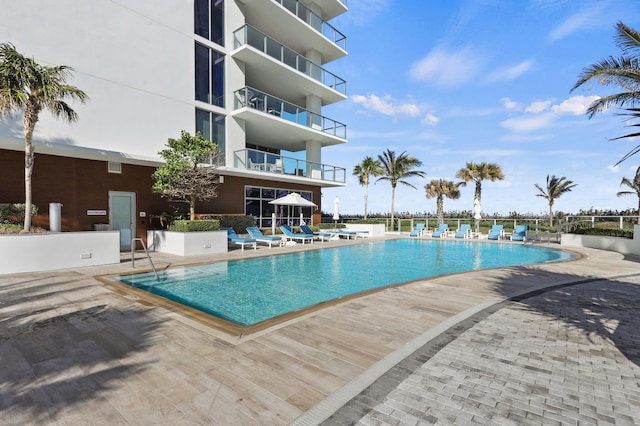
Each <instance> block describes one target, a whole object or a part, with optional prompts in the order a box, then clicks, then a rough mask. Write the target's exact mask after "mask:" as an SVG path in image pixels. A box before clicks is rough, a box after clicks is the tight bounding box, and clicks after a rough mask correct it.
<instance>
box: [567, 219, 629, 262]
mask: <svg viewBox="0 0 640 426" xmlns="http://www.w3.org/2000/svg"><path fill="white" fill-rule="evenodd" d="M560 245H563V246H578V247H589V248H595V249H600V250H609V251H615V252H618V253H622V254H637V255H640V226H639V225H634V232H633V239H629V238H621V237H607V236H600V235H582V234H562V238H560Z"/></svg>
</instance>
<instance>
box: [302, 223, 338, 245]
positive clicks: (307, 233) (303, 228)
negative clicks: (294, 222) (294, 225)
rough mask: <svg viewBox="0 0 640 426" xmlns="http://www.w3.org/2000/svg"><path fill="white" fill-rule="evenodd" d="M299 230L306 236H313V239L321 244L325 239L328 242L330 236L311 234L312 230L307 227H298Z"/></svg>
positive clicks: (322, 233)
mask: <svg viewBox="0 0 640 426" xmlns="http://www.w3.org/2000/svg"><path fill="white" fill-rule="evenodd" d="M300 230H301V231H302V232H303V233H304V234H306V235H313V238H315V239H316V240H320V241H322V242H324V240H325V239H326V240H327V241H329V239H330V238H331V236H332V234H330V233H328V232H313V229H311V228H309V227H308V226H307V225H300Z"/></svg>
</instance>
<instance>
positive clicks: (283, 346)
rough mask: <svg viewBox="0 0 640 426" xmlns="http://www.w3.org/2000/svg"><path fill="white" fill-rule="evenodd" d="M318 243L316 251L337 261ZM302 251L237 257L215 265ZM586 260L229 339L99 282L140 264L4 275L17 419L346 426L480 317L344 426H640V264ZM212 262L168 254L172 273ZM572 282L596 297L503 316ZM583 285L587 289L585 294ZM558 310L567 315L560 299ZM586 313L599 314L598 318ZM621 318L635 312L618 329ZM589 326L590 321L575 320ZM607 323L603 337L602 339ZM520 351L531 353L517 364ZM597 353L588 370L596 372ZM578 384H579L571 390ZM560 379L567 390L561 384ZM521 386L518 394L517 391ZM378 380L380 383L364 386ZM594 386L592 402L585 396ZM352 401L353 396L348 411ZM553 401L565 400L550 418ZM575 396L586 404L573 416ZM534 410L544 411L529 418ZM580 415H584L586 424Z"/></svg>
mask: <svg viewBox="0 0 640 426" xmlns="http://www.w3.org/2000/svg"><path fill="white" fill-rule="evenodd" d="M357 243H359V242H357V241H356V242H340V243H339V244H357ZM327 244H332V243H327ZM479 244H483V243H481V242H480V243H479ZM316 246H317V247H313V248H310V247H306V248H304V249H305V250H307V249H317V248H319V247H322V245H320V244H317V245H316ZM299 249H301V248H300V247H297V248H295V247H293V248H292V247H285V248H282V249H280V248H277V249H276V248H274V249H271V250H269V249H268V248H264V249H263V248H261V249H259V250H257V251H256V252H255V253H252V251H248V252H244V253H240V251H239V250H234V251H233V252H231V253H229V254H228V255H224V256H221V257H219V258H217V259H214V260H225V259H234V258H243V257H249V256H254V255H265V254H277V253H285V252H289V251H295V250H299ZM579 252H580V253H582V254H583V255H584V257H583V258H581V259H579V260H577V261H572V262H564V263H559V264H544V265H535V266H527V267H512V268H500V269H494V270H488V271H480V272H471V273H465V274H456V275H448V276H442V277H438V278H434V279H428V280H421V281H416V282H413V283H410V284H407V285H404V286H401V287H397V288H393V289H389V290H385V291H381V292H378V293H375V294H370V295H367V296H365V297H361V298H358V299H352V300H349V301H346V302H344V303H338V304H335V305H332V306H328V307H327V308H325V309H322V310H318V311H315V312H311V313H308V314H306V315H304V316H302V317H300V318H295V319H291V320H289V321H287V322H286V323H283V324H280V325H277V326H275V327H273V328H270V329H267V330H264V331H261V332H258V333H255V334H252V335H248V336H239V335H237V336H233V335H229V334H227V333H224V332H222V331H219V330H216V329H214V328H211V327H209V326H207V325H205V324H203V323H201V322H198V321H196V320H194V319H192V318H189V317H187V316H185V315H182V314H181V313H180V312H178V311H176V310H171V309H168V308H166V307H162V306H157V305H154V304H151V303H146V302H145V301H143V300H138V299H136V297H133V296H132V295H127V294H123V293H121V292H114V291H112V290H111V289H109V288H107V287H105V286H104V285H102V284H101V283H100V282H99V281H98V280H96V278H95V277H96V276H99V275H103V274H113V273H123V272H128V271H130V270H131V265H130V263H128V262H126V257H123V259H124V260H125V261H123V262H122V263H121V264H119V265H112V266H105V267H92V268H83V269H80V270H69V271H55V272H48V273H37V274H20V275H14V276H0V419H2V421H1V423H2V424H9V425H13V424H15V425H18V424H61V425H74V424H172V425H173V424H216V425H218V424H219V425H236V424H238V425H266V424H269V425H285V424H289V423H292V422H297V423H299V424H314V422H315V423H319V422H321V421H325V420H326V421H327V422H333V421H335V422H339V421H343V420H345V418H344V417H340V416H341V415H343V414H344V413H345V411H344V410H345V409H347V408H349V404H353V402H350V401H356V400H357V398H358V396H357V395H358V394H361V393H362V390H363V389H364V388H365V387H366V386H368V385H371V384H372V383H373V384H374V385H375V383H376V382H378V383H380V382H384V381H385V380H386V379H385V375H384V373H385V372H386V371H387V370H389V368H391V370H389V371H390V372H392V371H393V367H394V366H396V365H401V362H402V361H403V360H407V361H406V362H410V361H411V356H412V354H413V353H414V351H419V350H420V349H421V348H424V347H425V345H427V347H429V344H430V343H433V342H434V341H435V340H436V339H434V337H437V336H438V335H439V334H440V329H441V328H442V331H444V332H445V335H446V334H450V335H452V336H453V335H454V334H455V333H453V331H451V330H452V329H451V328H449V325H450V324H449V322H448V321H451V322H452V324H459V323H460V321H459V320H463V319H465V318H470V319H473V318H476V317H477V318H478V321H477V323H476V324H475V326H471V327H470V328H469V327H466V328H465V330H466V331H464V330H462V331H460V333H458V334H455V336H453V337H454V338H453V339H452V340H451V341H450V342H445V344H443V345H442V346H441V347H437V349H435V350H434V349H433V348H432V349H431V352H433V353H431V354H430V355H429V356H428V357H424V359H421V360H419V361H413V362H412V363H413V365H414V367H412V368H410V369H409V370H411V372H410V374H408V375H407V374H405V375H404V378H403V379H402V380H401V381H397V382H396V385H395V386H394V387H393V389H390V390H389V391H386V392H385V393H384V395H379V396H380V398H378V399H377V400H375V401H373V402H372V403H370V404H369V406H368V409H367V410H368V411H366V412H362V413H360V414H358V413H357V412H355V414H353V415H351V416H350V417H347V420H348V422H350V423H338V424H353V423H355V422H358V421H360V422H361V423H362V424H385V423H384V421H386V422H388V424H417V423H420V422H421V423H423V424H428V423H430V422H437V423H443V424H446V423H453V424H459V423H465V422H466V423H470V422H478V423H486V424H491V423H493V421H492V420H491V419H501V420H503V421H504V422H505V424H520V421H522V419H525V420H527V421H529V419H530V421H531V424H534V423H536V422H537V423H541V422H542V423H545V424H546V422H547V419H549V420H557V421H560V422H563V421H566V422H568V423H571V422H574V421H576V422H577V420H580V419H581V418H580V415H583V416H585V417H583V418H582V420H581V421H584V422H589V420H590V419H595V420H597V421H599V422H600V423H602V424H605V423H607V422H608V421H610V420H611V419H613V420H615V424H633V422H634V421H635V422H640V420H638V418H637V417H633V416H634V415H635V416H637V414H634V409H635V408H637V405H633V404H637V403H638V394H637V392H638V388H637V387H636V388H633V386H632V385H633V384H635V385H636V386H637V383H638V377H639V375H638V370H637V369H638V366H637V352H635V355H634V352H633V350H632V349H634V348H635V349H636V351H637V346H636V345H635V342H637V341H638V339H637V337H638V334H637V333H638V332H636V331H635V330H636V329H638V328H637V325H638V324H637V322H635V323H632V322H629V321H632V320H633V319H632V318H631V317H633V313H635V312H637V301H638V297H637V294H636V293H633V292H631V293H629V294H626V293H624V292H625V291H631V290H623V289H627V288H633V289H636V288H637V286H636V285H635V282H636V281H637V280H638V279H637V278H635V277H632V276H633V275H635V274H638V273H640V269H639V268H638V266H640V265H639V263H638V259H637V258H635V257H625V256H622V255H620V254H617V253H613V252H605V251H598V250H590V249H580V250H579ZM211 260H212V259H211V258H197V257H196V258H189V259H183V258H176V257H171V256H162V255H154V261H155V262H156V264H157V265H158V266H159V267H160V268H162V267H165V266H167V265H171V267H174V266H176V265H179V264H187V263H198V262H203V261H211ZM139 263H140V265H143V264H144V260H143V259H140V262H139ZM136 266H138V262H136ZM625 276H629V277H628V278H621V277H625ZM594 279H595V280H594ZM573 282H584V283H582V284H578V285H575V286H568V287H562V288H560V289H557V290H554V291H553V292H547V293H543V294H541V295H537V296H534V297H530V298H525V299H522V300H520V301H518V302H505V303H506V304H505V305H503V306H502V305H501V306H500V309H498V307H494V305H495V304H496V303H500V302H501V301H502V300H504V298H505V297H507V296H510V295H516V294H520V293H524V292H527V291H531V290H533V289H537V288H541V287H544V286H547V285H556V284H568V283H573ZM582 288H584V289H585V290H584V292H586V293H584V294H582V295H580V294H578V293H577V291H578V290H579V289H582ZM580 291H582V290H580ZM633 291H635V290H633ZM563 292H569V293H570V294H571V295H570V296H566V295H565V294H564V293H563ZM573 293H575V294H573ZM614 294H615V295H618V296H616V297H617V299H615V298H614V297H613V296H614ZM549 297H551V298H552V300H553V302H554V303H549V301H548V300H547V299H545V298H549ZM563 297H568V299H563ZM583 299H584V300H587V301H588V302H589V303H590V304H582V302H581V301H582V300H583ZM623 302H624V303H623ZM585 303H586V302H585ZM632 303H636V305H632ZM616 306H617V307H616ZM629 306H631V307H629ZM491 307H494V309H495V311H494V312H489V313H488V314H487V312H488V311H485V308H486V309H491ZM551 308H554V309H555V310H553V309H551ZM565 308H566V309H565ZM605 308H606V309H609V310H608V311H606V312H604V310H605ZM611 309H613V311H616V309H617V310H618V311H621V312H631V315H627V316H625V317H622V316H616V315H615V314H614V313H611V312H613V311H612V310H611ZM568 311H571V312H568ZM601 311H603V312H604V313H602V314H600V312H601ZM572 312H573V313H572ZM574 314H575V315H578V319H577V320H574V319H571V318H574V316H575V315H574ZM487 315H488V316H487ZM572 315H574V316H572ZM580 315H582V316H580ZM601 320H602V321H601ZM593 321H595V323H597V324H596V326H594V327H593V328H586V327H587V325H588V324H591V323H592V322H593ZM634 327H635V328H634ZM436 332H437V333H436ZM554 339H555V340H554ZM563 339H564V340H563ZM629 342H631V343H629ZM545 345H546V346H545ZM432 346H433V345H432ZM547 346H548V347H547ZM630 348H631V349H630ZM513 350H516V351H518V354H521V353H522V354H525V355H526V356H525V355H522V356H520V355H519V356H517V357H516V358H514V356H513V354H512V353H511V352H510V351H513ZM585 351H586V352H585ZM416 353H417V352H416ZM586 354H588V355H589V360H588V364H584V365H583V364H580V362H582V361H583V360H584V357H585V355H586ZM547 356H548V357H549V358H546V357H547ZM634 357H635V358H634ZM577 358H579V359H577ZM576 359H577V360H576ZM573 361H575V362H577V364H574V362H573ZM578 361H580V362H578ZM510 363H511V364H510ZM565 366H566V367H565ZM586 366H588V368H587V367H586ZM569 367H571V368H569ZM509 371H511V374H512V376H509V377H517V376H518V374H520V373H521V372H522V371H524V372H525V373H527V374H523V375H521V377H522V380H521V381H520V383H519V384H515V382H513V383H512V382H510V381H507V380H506V378H505V377H506V376H505V377H502V376H500V374H507V373H506V372H509ZM549 371H551V372H552V374H551V373H549ZM560 371H561V372H562V373H563V374H564V376H561V375H560V374H559V373H558V372H560ZM572 372H577V373H575V374H578V376H579V377H578V378H575V379H574V378H572V376H571V375H572V374H573V373H572ZM436 373H438V374H436ZM634 374H635V375H634ZM558 377H560V378H564V382H562V381H561V386H560V387H557V388H556V387H554V386H555V384H556V382H558V380H559V379H558ZM538 379H539V380H538ZM492 380H493V381H492ZM532 380H533V381H532ZM581 380H582V381H581ZM503 381H504V383H502V382H503ZM596 382H597V383H607V386H609V387H608V389H609V394H608V395H605V394H604V393H603V392H602V391H600V390H596V389H595V388H594V389H593V390H591V391H590V389H591V388H589V387H588V386H594V387H595V383H596ZM507 383H508V384H509V385H511V386H507V387H506V388H505V386H506V384H507ZM532 383H533V384H532ZM562 383H564V384H562ZM361 384H366V386H365V385H362V386H361V388H360V389H357V386H360V385H361ZM578 385H579V386H580V388H576V386H578ZM583 385H584V386H586V387H585V389H586V390H584V391H581V390H580V389H582V388H581V386H583ZM404 386H408V388H405V387H404ZM528 386H533V387H532V388H530V387H528ZM345 389H348V390H349V392H350V393H353V395H350V394H349V396H348V397H346V396H345V395H346V393H344V390H345ZM354 389H355V390H354ZM394 392H396V393H394ZM545 392H546V394H545ZM581 392H582V393H581ZM341 393H342V395H341ZM585 393H587V394H591V395H593V397H594V400H596V402H598V404H599V403H600V402H602V401H601V400H602V399H607V398H608V400H610V401H612V403H611V406H612V407H613V408H612V409H611V410H610V411H606V410H604V409H602V410H600V408H599V407H600V405H594V404H592V406H593V408H594V409H595V411H596V413H593V412H592V411H593V410H591V409H590V408H589V404H588V401H587V402H585V401H586V400H584V399H580V398H583V396H584V395H583V394H585ZM398 395H400V396H398ZM336 396H339V398H337V397H336ZM454 396H455V398H454ZM354 397H355V398H356V399H353V398H354ZM541 397H545V398H546V399H545V401H546V400H549V402H548V404H549V405H548V406H546V408H545V405H544V404H545V402H542V403H541V402H540V401H539V398H541ZM575 397H578V400H577V401H579V404H578V403H577V402H572V401H576V400H575ZM536 398H538V399H536ZM552 398H555V399H552ZM402 401H408V402H407V403H405V402H402ZM413 401H416V402H413ZM443 401H454V402H453V403H445V402H443ZM563 401H564V402H563ZM567 401H568V402H567ZM414 403H415V404H417V405H418V406H419V407H425V408H421V409H418V411H419V413H416V412H413V411H411V410H409V411H410V412H409V414H407V415H405V414H402V409H401V408H402V407H403V406H409V407H411V408H412V409H416V408H415V407H414V406H412V404H414ZM561 403H564V404H566V405H567V406H566V407H565V406H563V405H559V404H561ZM344 404H347V405H344ZM424 404H427V405H426V406H425V405H424ZM429 404H431V405H429ZM492 404H493V407H491V405H492ZM509 404H510V405H509ZM583 404H584V407H583ZM576 405H580V407H576ZM343 406H344V408H341V407H343ZM485 406H486V407H485ZM428 407H432V408H433V410H435V411H433V410H431V411H430V410H428V409H427V408H428ZM438 407H440V408H438ZM473 407H475V408H473ZM478 407H481V408H478ZM487 407H490V408H491V409H489V408H487ZM510 407H513V409H512V410H511V408H510ZM527 407H533V408H532V409H531V413H532V414H530V415H529V416H530V417H527V415H528V413H529V412H528V411H527ZM549 407H553V408H549ZM569 407H574V408H578V410H577V411H576V412H575V413H573V411H575V410H572V409H571V408H569ZM581 407H582V408H581ZM440 409H441V410H440ZM327 410H328V411H327ZM336 410H337V411H336ZM438 410H440V411H438ZM448 410H449V411H448ZM478 410H479V411H478ZM510 410H511V411H510ZM545 410H546V411H549V412H550V413H551V412H552V411H553V410H556V411H558V410H561V412H562V413H565V412H566V411H567V410H568V412H569V414H570V415H566V414H562V416H564V417H562V418H555V417H553V416H552V415H556V414H554V413H551V414H552V415H549V416H547V417H545V415H544V414H545ZM590 410H591V411H590ZM598 410H600V411H598ZM511 412H513V414H512V417H509V413H511ZM318 413H322V414H321V415H318ZM325 413H326V414H325ZM393 413H396V415H395V416H394V414H393ZM452 413H453V414H452ZM461 413H464V414H461ZM505 413H506V414H505ZM572 413H573V414H572ZM590 413H591V414H601V415H602V417H594V416H593V415H591V416H590ZM630 413H631V414H630ZM331 415H334V417H330V416H331ZM535 415H538V416H542V419H544V421H541V420H540V418H538V417H535ZM385 416H387V417H385ZM411 416H414V417H411ZM421 416H422V417H421ZM452 416H454V417H452ZM516 416H519V417H516ZM400 417H401V418H400ZM327 418H329V420H327ZM412 421H413V422H414V423H411V422H412ZM496 421H497V420H496ZM402 422H405V423H402ZM625 422H626V423H625ZM574 424H575V423H574Z"/></svg>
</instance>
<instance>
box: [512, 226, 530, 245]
mask: <svg viewBox="0 0 640 426" xmlns="http://www.w3.org/2000/svg"><path fill="white" fill-rule="evenodd" d="M528 230H529V226H528V225H516V229H514V230H513V234H511V241H522V242H525V241H526V240H527V231H528Z"/></svg>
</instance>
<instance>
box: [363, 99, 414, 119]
mask: <svg viewBox="0 0 640 426" xmlns="http://www.w3.org/2000/svg"><path fill="white" fill-rule="evenodd" d="M351 100H352V101H353V102H355V103H357V104H360V105H362V106H363V107H364V108H365V109H366V110H369V111H373V112H377V113H379V114H383V115H388V116H390V117H403V116H406V117H417V116H419V115H420V108H419V107H418V106H417V105H416V104H413V103H404V104H401V103H396V102H395V101H394V100H393V99H392V98H391V95H384V96H383V97H379V96H377V95H374V94H371V95H368V96H362V95H353V96H351Z"/></svg>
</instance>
